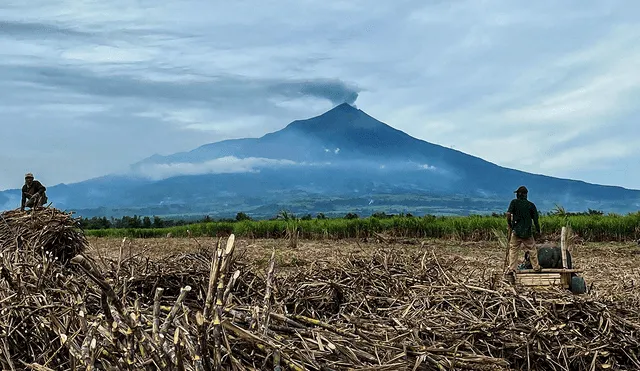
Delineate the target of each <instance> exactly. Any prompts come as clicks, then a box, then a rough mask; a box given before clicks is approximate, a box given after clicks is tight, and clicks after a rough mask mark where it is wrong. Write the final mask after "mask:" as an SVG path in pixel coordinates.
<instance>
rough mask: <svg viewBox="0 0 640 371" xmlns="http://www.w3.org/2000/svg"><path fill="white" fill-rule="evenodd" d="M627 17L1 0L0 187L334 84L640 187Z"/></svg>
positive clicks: (636, 10)
mask: <svg viewBox="0 0 640 371" xmlns="http://www.w3.org/2000/svg"><path fill="white" fill-rule="evenodd" d="M639 18H640V2H637V1H574V0H566V1H550V0H540V1H535V2H524V1H513V0H487V1H484V0H468V1H466V0H451V1H444V0H442V1H440V0H433V1H424V0H421V1H420V0H416V1H408V0H396V1H393V2H392V1H385V2H382V1H377V2H374V1H370V0H369V1H364V0H349V1H320V0H296V1H288V0H287V1H284V0H282V1H273V2H265V1H262V2H257V1H254V2H249V1H234V2H228V1H224V2H222V1H196V0H181V1H172V0H165V1H162V2H158V1H146V0H140V1H135V2H134V1H129V0H127V1H120V0H111V1H83V0H73V1H56V2H53V1H41V0H34V1H31V2H23V1H6V0H5V1H3V2H1V3H0V112H1V113H2V115H1V118H0V120H2V124H1V125H0V141H1V142H0V144H1V145H0V172H1V174H2V176H1V177H0V189H5V188H14V187H19V186H20V185H21V184H22V182H23V174H24V173H25V172H26V171H31V172H34V173H35V174H36V177H37V178H38V179H41V180H42V181H43V182H44V183H45V184H47V185H53V184H57V183H61V182H65V183H71V182H74V181H80V180H83V179H87V178H90V177H94V176H100V175H104V174H107V173H112V172H117V171H120V170H122V169H124V168H126V167H127V166H128V165H129V164H131V163H134V162H136V161H139V160H141V159H143V158H145V157H148V156H150V155H152V154H154V153H159V154H170V153H174V152H178V151H184V150H190V149H193V148H195V147H197V146H199V145H202V144H205V143H209V142H214V141H219V140H223V139H228V138H238V137H259V136H261V135H263V134H265V133H268V132H272V131H275V130H278V129H281V128H283V127H284V126H286V125H287V124H288V123H289V122H291V121H293V120H295V119H301V118H307V117H311V116H315V115H318V114H321V113H322V112H324V111H326V110H328V109H330V108H332V107H333V106H334V105H336V104H338V103H341V102H343V101H347V102H350V103H355V105H357V107H358V108H360V109H362V110H364V111H365V112H367V113H368V114H370V115H372V116H373V117H376V118H377V119H379V120H381V121H384V122H386V123H388V124H390V125H392V126H394V127H396V128H398V129H400V130H403V131H405V132H407V133H408V134H410V135H412V136H415V137H417V138H420V139H424V140H427V141H430V142H433V143H437V144H441V145H444V146H447V147H453V148H455V149H458V150H461V151H463V152H466V153H470V154H473V155H476V156H479V157H482V158H484V159H486V160H489V161H492V162H494V163H497V164H500V165H503V166H507V167H512V168H517V169H520V170H525V171H529V172H534V173H543V174H547V175H553V176H559V177H569V178H574V179H582V180H585V181H589V182H595V183H601V184H615V185H622V186H625V187H630V188H638V189H640V173H638V172H635V171H634V170H636V169H637V164H638V163H639V160H640V126H639V125H638V119H639V117H640V114H639V113H640V108H638V105H637V104H635V102H637V101H638V96H639V95H640V94H639V93H640V72H639V71H638V66H639V65H640V22H639V21H640V19H639Z"/></svg>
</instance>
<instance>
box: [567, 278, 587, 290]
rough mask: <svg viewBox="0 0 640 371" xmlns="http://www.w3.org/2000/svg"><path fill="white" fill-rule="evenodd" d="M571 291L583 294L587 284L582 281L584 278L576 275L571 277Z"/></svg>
mask: <svg viewBox="0 0 640 371" xmlns="http://www.w3.org/2000/svg"><path fill="white" fill-rule="evenodd" d="M571 292H572V293H574V294H584V293H586V292H587V284H586V283H585V282H584V278H582V277H578V276H573V277H571Z"/></svg>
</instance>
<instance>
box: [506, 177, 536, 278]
mask: <svg viewBox="0 0 640 371" xmlns="http://www.w3.org/2000/svg"><path fill="white" fill-rule="evenodd" d="M514 193H515V194H516V198H515V199H513V200H512V201H511V203H510V204H509V209H508V210H507V223H509V226H510V227H511V231H512V232H511V236H510V237H509V267H508V270H507V272H506V273H507V274H512V273H515V271H516V265H517V264H518V262H517V260H516V259H517V250H518V249H521V250H525V251H529V259H530V260H531V265H532V267H533V269H534V270H535V271H537V272H539V271H540V263H539V262H538V249H537V248H536V242H535V240H534V238H533V235H534V230H533V227H535V232H536V234H537V235H539V234H540V223H539V222H538V209H537V208H536V205H535V204H534V203H533V202H531V201H529V200H527V195H528V193H529V191H528V190H527V187H525V186H520V187H519V188H518V189H517V190H516V191H514Z"/></svg>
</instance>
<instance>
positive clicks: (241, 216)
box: [236, 212, 252, 222]
mask: <svg viewBox="0 0 640 371" xmlns="http://www.w3.org/2000/svg"><path fill="white" fill-rule="evenodd" d="M245 220H252V219H251V217H250V216H249V215H247V214H245V213H243V212H239V213H237V214H236V221H238V222H241V221H245Z"/></svg>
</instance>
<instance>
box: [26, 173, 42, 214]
mask: <svg viewBox="0 0 640 371" xmlns="http://www.w3.org/2000/svg"><path fill="white" fill-rule="evenodd" d="M46 190H47V188H45V186H43V185H42V183H40V182H39V181H37V180H33V174H31V173H27V174H25V176H24V185H23V186H22V202H21V203H20V210H22V211H24V208H25V206H26V207H31V208H34V207H37V206H42V205H44V204H45V203H47V194H46V193H45V191H46ZM27 200H29V201H27Z"/></svg>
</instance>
